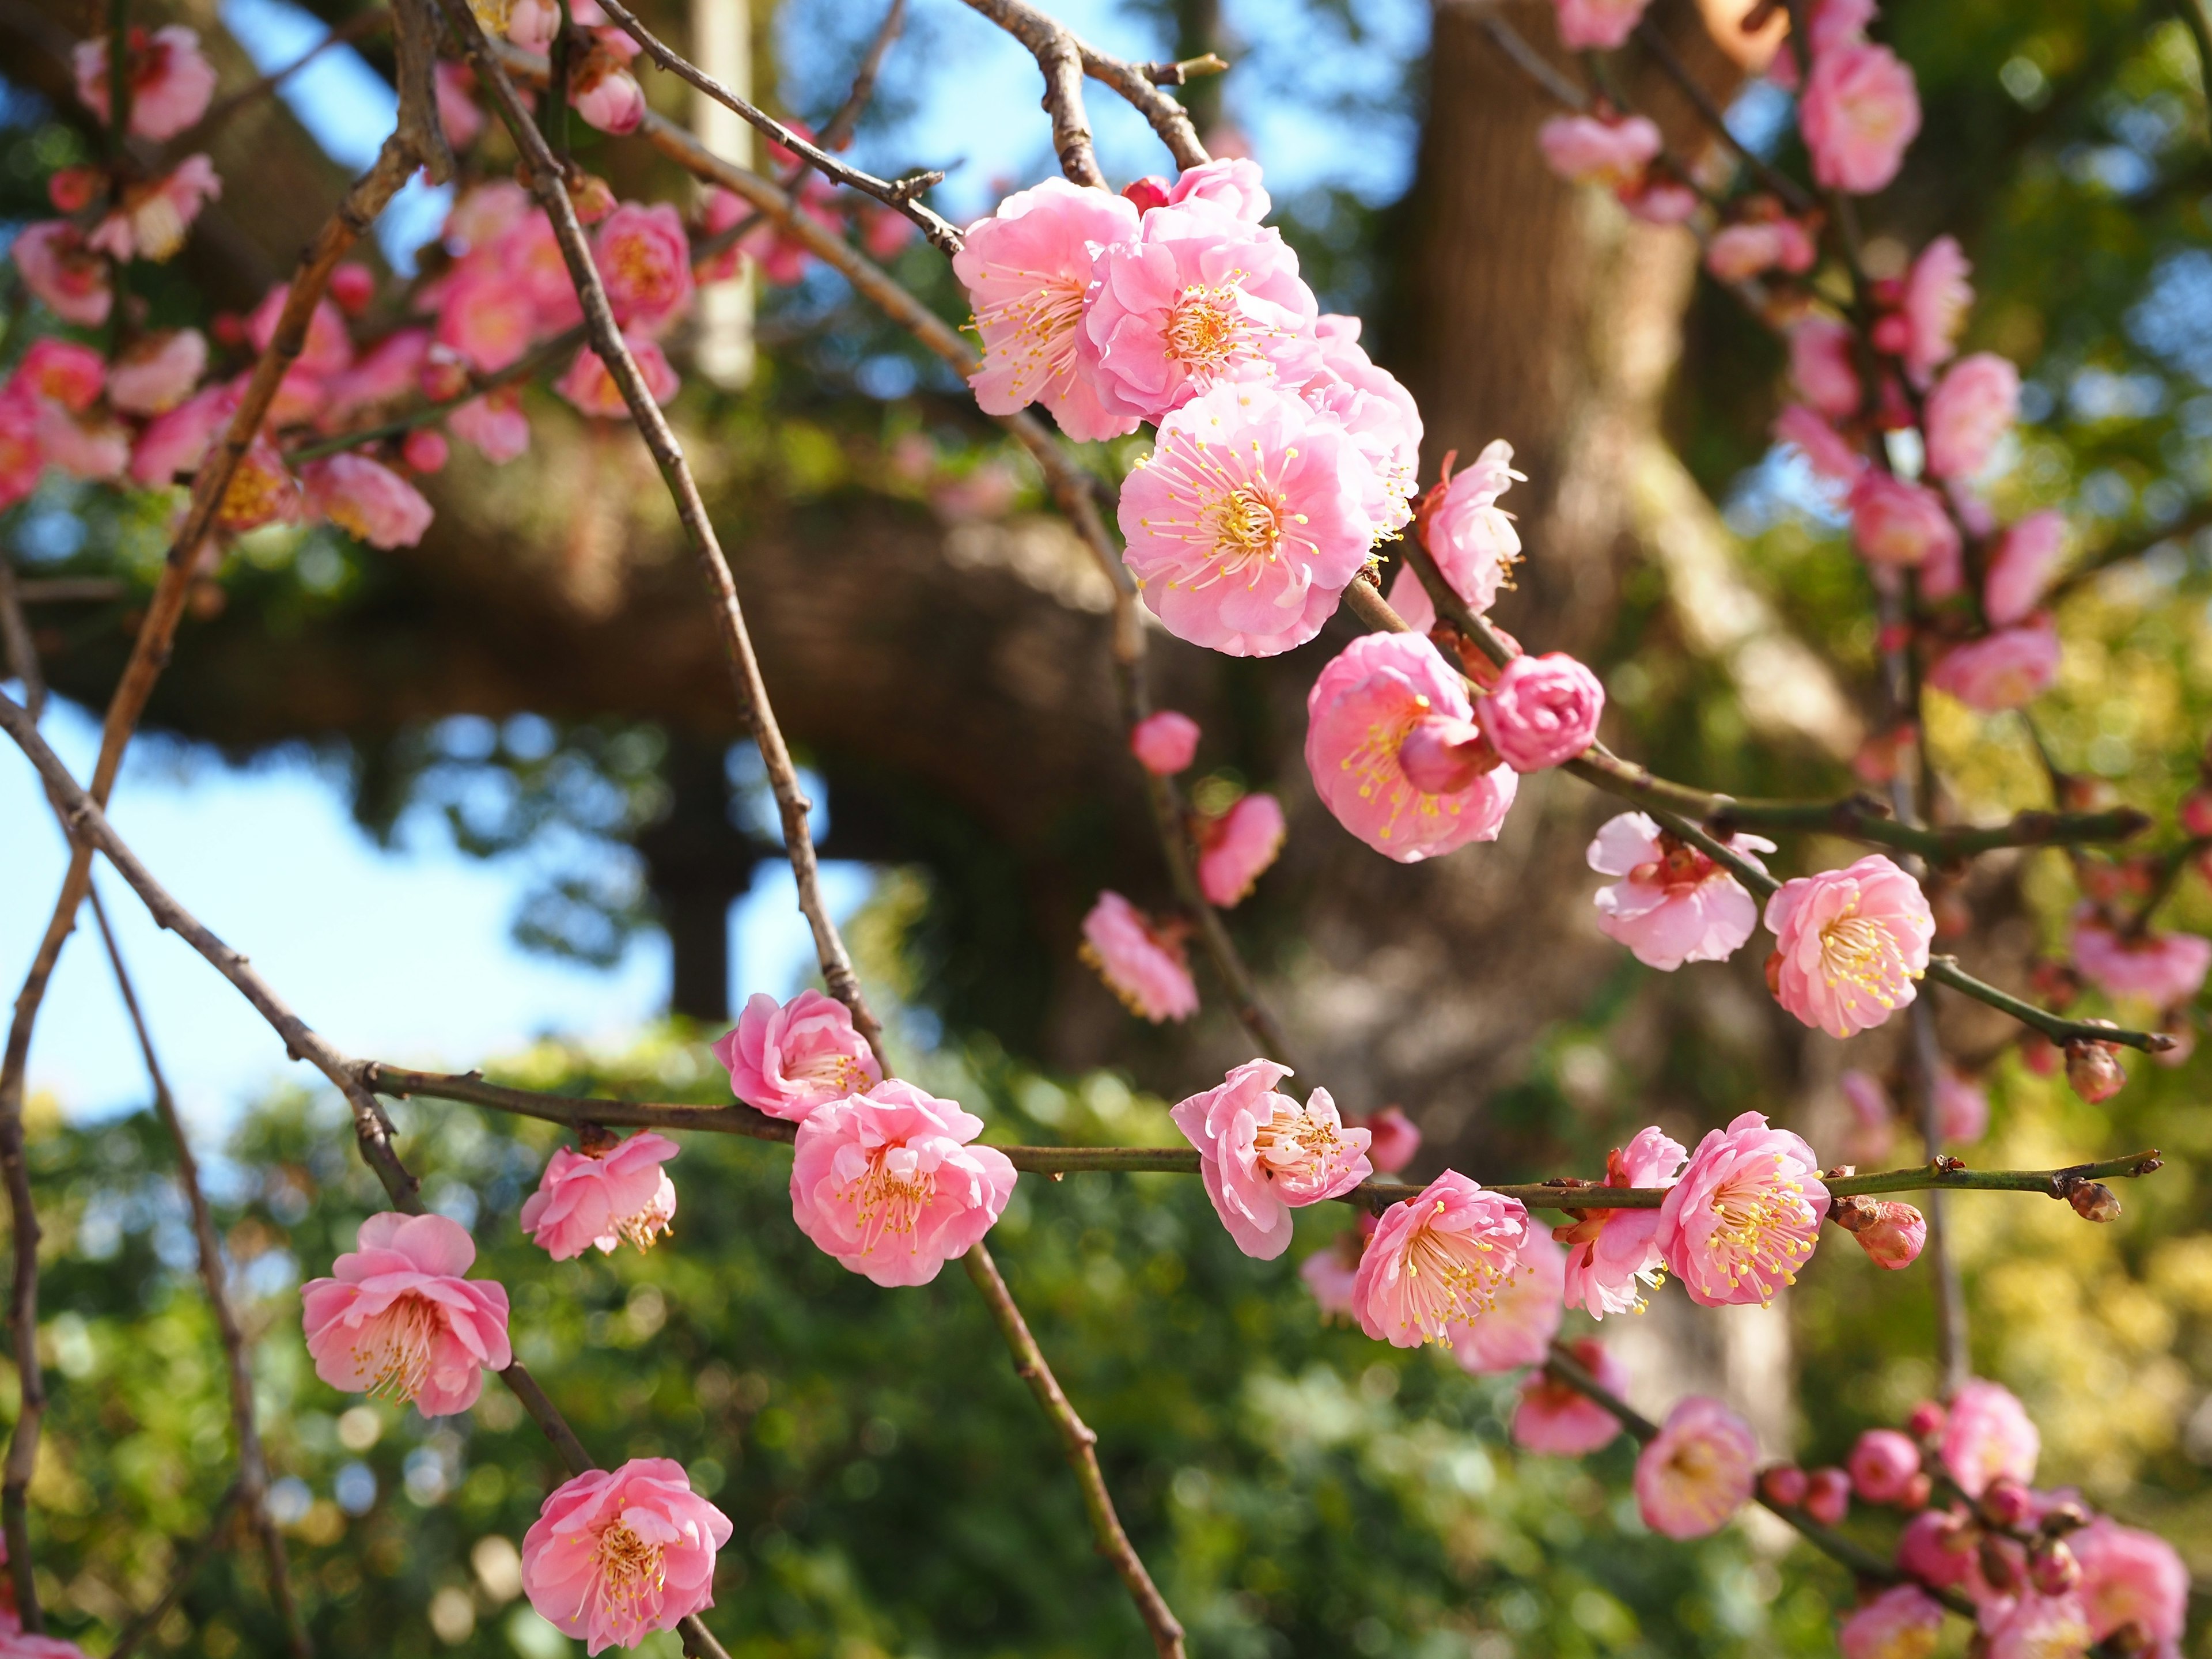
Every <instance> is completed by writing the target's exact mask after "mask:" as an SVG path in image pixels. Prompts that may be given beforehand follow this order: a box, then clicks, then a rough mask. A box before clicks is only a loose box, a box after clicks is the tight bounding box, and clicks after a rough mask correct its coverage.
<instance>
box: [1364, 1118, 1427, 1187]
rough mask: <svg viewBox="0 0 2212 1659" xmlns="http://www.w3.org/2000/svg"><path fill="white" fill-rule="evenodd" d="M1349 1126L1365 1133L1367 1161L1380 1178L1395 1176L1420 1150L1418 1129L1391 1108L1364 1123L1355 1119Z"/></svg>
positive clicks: (1408, 1119)
mask: <svg viewBox="0 0 2212 1659" xmlns="http://www.w3.org/2000/svg"><path fill="white" fill-rule="evenodd" d="M1352 1122H1353V1124H1354V1125H1355V1126H1356V1127H1360V1128H1364V1129H1365V1130H1366V1131H1367V1133H1368V1137H1369V1139H1368V1142H1367V1161H1368V1162H1369V1163H1370V1164H1373V1165H1374V1166H1375V1167H1376V1169H1377V1170H1381V1171H1382V1172H1383V1174H1384V1175H1395V1174H1397V1173H1398V1171H1399V1170H1402V1169H1404V1168H1405V1167H1406V1166H1407V1164H1411V1163H1412V1162H1413V1155H1414V1154H1415V1153H1417V1152H1419V1151H1420V1150H1421V1131H1420V1127H1419V1125H1418V1124H1416V1123H1415V1122H1414V1121H1413V1120H1412V1119H1411V1118H1409V1117H1407V1115H1405V1113H1403V1112H1401V1111H1400V1110H1399V1109H1397V1108H1396V1107H1395V1106H1385V1107H1384V1108H1383V1109H1382V1110H1381V1111H1379V1112H1377V1113H1376V1114H1375V1115H1373V1116H1372V1117H1370V1118H1368V1119H1366V1120H1365V1121H1361V1120H1359V1119H1357V1118H1355V1119H1353V1120H1352Z"/></svg>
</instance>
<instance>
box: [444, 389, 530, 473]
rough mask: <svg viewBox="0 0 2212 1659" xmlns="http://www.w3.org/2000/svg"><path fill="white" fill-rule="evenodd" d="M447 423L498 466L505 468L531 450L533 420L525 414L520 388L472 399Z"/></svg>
mask: <svg viewBox="0 0 2212 1659" xmlns="http://www.w3.org/2000/svg"><path fill="white" fill-rule="evenodd" d="M446 424H447V427H448V428H451V429H452V431H453V435H454V436H455V437H456V438H459V439H461V440H462V441H464V442H466V443H468V444H471V445H473V446H474V447H475V448H476V450H477V453H478V454H480V455H482V456H483V458H484V459H486V460H488V461H489V462H490V463H491V464H492V465H494V466H501V465H505V464H506V463H507V462H508V461H511V460H513V459H514V458H515V457H516V456H518V455H520V454H521V453H523V452H525V451H526V450H527V449H528V448H529V447H530V417H529V416H527V415H526V414H524V413H523V412H522V392H521V388H520V387H519V386H501V387H500V388H499V390H497V391H496V392H485V393H484V395H483V397H481V398H470V399H469V400H468V402H466V403H465V404H461V405H460V406H459V408H457V409H455V410H453V413H452V414H450V415H448V416H446Z"/></svg>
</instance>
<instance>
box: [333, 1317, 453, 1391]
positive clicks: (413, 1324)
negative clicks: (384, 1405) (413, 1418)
mask: <svg viewBox="0 0 2212 1659" xmlns="http://www.w3.org/2000/svg"><path fill="white" fill-rule="evenodd" d="M442 1324H443V1321H442V1320H441V1319H440V1317H439V1316H438V1312H437V1310H435V1308H433V1307H432V1306H431V1305H430V1304H428V1302H426V1301H424V1300H423V1299H422V1297H419V1296H406V1297H401V1298H400V1299H399V1300H398V1302H395V1303H393V1304H392V1306H391V1307H389V1308H387V1309H386V1310H385V1311H384V1312H383V1313H382V1314H381V1315H380V1316H378V1317H377V1318H375V1319H374V1320H372V1321H370V1322H369V1323H368V1325H367V1326H365V1327H364V1328H362V1333H361V1336H360V1338H359V1340H357V1341H356V1343H355V1345H354V1351H353V1352H354V1364H356V1366H357V1367H358V1368H359V1370H360V1371H361V1373H362V1375H363V1376H367V1377H368V1379H369V1383H368V1390H367V1392H368V1393H369V1394H370V1395H386V1396H388V1397H389V1398H391V1399H393V1400H411V1399H413V1398H414V1396H415V1391H416V1389H420V1388H421V1387H422V1382H423V1379H424V1378H425V1377H427V1376H428V1375H429V1374H430V1346H431V1344H432V1342H433V1341H435V1340H436V1338H437V1334H438V1332H439V1330H440V1328H441V1326H442Z"/></svg>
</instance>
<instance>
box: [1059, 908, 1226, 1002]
mask: <svg viewBox="0 0 2212 1659" xmlns="http://www.w3.org/2000/svg"><path fill="white" fill-rule="evenodd" d="M1080 955H1081V956H1082V957H1083V960H1084V961H1085V962H1087V963H1090V964H1091V968H1092V969H1094V970H1095V971H1096V972H1097V975H1098V977H1099V978H1101V979H1103V980H1104V981H1106V988H1107V989H1108V990H1109V991H1111V992H1112V993H1113V994H1115V996H1117V997H1119V998H1120V999H1121V1005H1122V1006H1124V1007H1125V1008H1127V1010H1128V1011H1129V1012H1131V1013H1133V1014H1134V1015H1136V1016H1137V1017H1138V1018H1139V1019H1148V1020H1150V1021H1152V1024H1155V1025H1158V1024H1161V1023H1162V1022H1163V1021H1165V1020H1170V1019H1177V1020H1180V1019H1188V1018H1190V1017H1191V1016H1192V1015H1193V1014H1194V1013H1196V1012H1198V987H1197V986H1196V985H1195V984H1194V983H1192V981H1191V977H1190V963H1189V962H1188V959H1187V958H1186V957H1185V956H1184V955H1183V948H1182V935H1181V933H1179V932H1170V930H1168V929H1166V928H1164V927H1156V926H1154V925H1153V923H1152V922H1151V921H1148V920H1147V919H1146V916H1145V914H1144V913H1143V912H1142V911H1141V910H1139V909H1138V908H1137V907H1136V906H1135V905H1133V904H1132V903H1130V902H1129V901H1128V900H1127V899H1125V898H1123V897H1122V896H1121V895H1120V894H1119V893H1115V892H1111V891H1109V892H1103V893H1101V894H1099V896H1098V902H1097V903H1096V904H1094V905H1092V906H1091V914H1090V915H1086V916H1085V917H1084V919H1083V945H1082V950H1081V951H1080Z"/></svg>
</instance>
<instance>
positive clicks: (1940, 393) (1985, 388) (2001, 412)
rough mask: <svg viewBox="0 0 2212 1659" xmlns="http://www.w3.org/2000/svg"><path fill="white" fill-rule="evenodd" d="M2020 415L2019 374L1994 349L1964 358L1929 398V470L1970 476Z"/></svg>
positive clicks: (1936, 473)
mask: <svg viewBox="0 0 2212 1659" xmlns="http://www.w3.org/2000/svg"><path fill="white" fill-rule="evenodd" d="M2019 413H2020V371H2019V370H2018V369H2016V368H2014V367H2013V366H2012V364H2011V362H2009V361H2008V360H2007V359H2005V358H2002V357H2000V356H1997V355H1996V353H1995V352H1993V351H1978V352H1976V353H1974V355H1973V356H1971V357H1961V358H1960V360H1959V361H1958V362H1955V363H1954V364H1953V365H1952V366H1951V367H1950V368H1949V369H1948V370H1947V371H1946V372H1945V373H1944V375H1943V378H1942V380H1938V381H1937V382H1936V389H1935V390H1934V391H1933V392H1929V394H1928V404H1927V410H1926V416H1927V423H1928V425H1927V435H1928V471H1929V473H1931V474H1932V475H1933V476H1935V477H1938V478H1971V477H1974V476H1975V475H1976V474H1977V473H1978V472H1979V471H1981V470H1982V469H1983V468H1984V466H1986V465H1988V464H1989V459H1990V454H1991V453H1992V452H1994V451H1995V450H1996V447H1997V441H1998V440H1999V439H2001V438H2002V437H2003V436H2004V435H2005V433H2006V431H2007V430H2008V428H2010V427H2011V425H2012V423H2013V421H2014V419H2015V417H2016V416H2018V415H2019Z"/></svg>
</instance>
